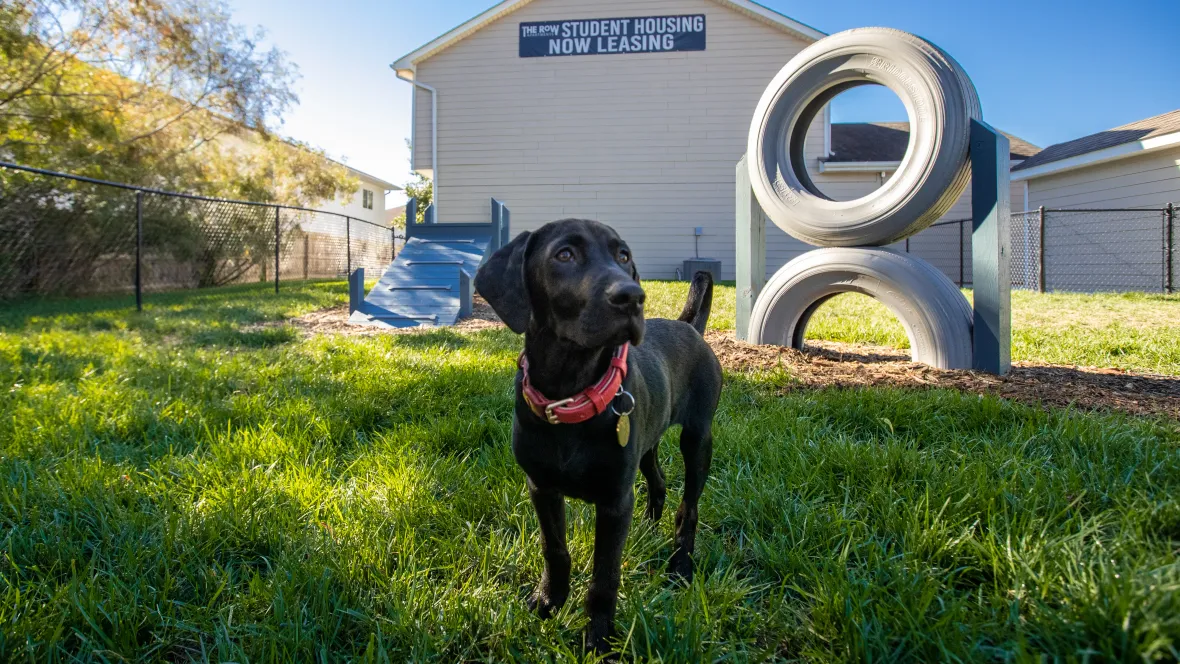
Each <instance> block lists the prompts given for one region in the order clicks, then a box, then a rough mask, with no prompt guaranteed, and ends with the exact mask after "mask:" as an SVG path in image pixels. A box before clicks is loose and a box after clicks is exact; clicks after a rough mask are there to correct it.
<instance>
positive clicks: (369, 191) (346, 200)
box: [217, 130, 401, 232]
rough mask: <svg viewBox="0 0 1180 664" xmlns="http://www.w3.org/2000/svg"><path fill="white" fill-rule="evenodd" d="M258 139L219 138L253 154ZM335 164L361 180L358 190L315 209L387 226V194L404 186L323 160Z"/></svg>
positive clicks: (328, 225) (325, 225)
mask: <svg viewBox="0 0 1180 664" xmlns="http://www.w3.org/2000/svg"><path fill="white" fill-rule="evenodd" d="M256 140H263V139H262V137H261V136H260V135H259V134H256V133H254V132H253V131H252V130H246V131H242V132H238V133H232V132H227V133H223V134H221V135H220V136H218V137H217V142H218V143H220V144H221V145H222V146H223V147H224V148H227V149H229V150H234V151H239V152H246V153H252V152H253V150H255V149H257V148H256V147H255V146H256V143H255V141H256ZM287 143H288V144H289V145H290V147H291V149H292V150H302V149H303V148H302V147H301V146H300V145H299V144H298V143H295V142H292V141H287ZM322 159H325V160H327V161H330V162H332V163H334V164H339V165H340V166H343V167H344V168H347V169H348V172H349V174H350V175H352V176H353V177H355V178H356V179H357V180H358V181H359V185H358V186H357V189H356V191H353V192H342V193H341V194H340V195H338V196H337V197H336V198H335V199H334V200H330V201H321V202H320V203H319V204H317V205H312V206H311V208H312V209H316V210H323V211H324V212H334V213H337V214H343V215H346V216H349V217H352V218H353V219H361V220H364V221H367V222H370V223H374V224H378V225H380V226H387V225H388V224H386V222H385V194H387V193H389V192H392V191H400V190H401V187H399V186H397V185H395V184H393V183H391V182H386V181H385V180H382V179H381V178H379V177H377V176H375V175H370V174H368V173H366V172H364V171H361V170H357V169H355V168H353V167H351V166H349V165H348V164H345V163H343V162H340V161H336V160H335V159H332V158H330V157H322ZM317 226H318V227H322V229H321V228H317V229H316V230H317V231H320V232H327V230H326V229H329V228H332V227H334V226H335V224H334V223H328V222H326V221H325V222H323V223H317Z"/></svg>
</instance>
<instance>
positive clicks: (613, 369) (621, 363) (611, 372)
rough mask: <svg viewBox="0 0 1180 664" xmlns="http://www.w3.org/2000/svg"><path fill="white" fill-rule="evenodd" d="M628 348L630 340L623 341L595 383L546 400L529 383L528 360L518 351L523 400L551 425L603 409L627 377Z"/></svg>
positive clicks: (581, 419) (582, 419)
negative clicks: (563, 396) (577, 390)
mask: <svg viewBox="0 0 1180 664" xmlns="http://www.w3.org/2000/svg"><path fill="white" fill-rule="evenodd" d="M629 347H630V344H629V343H624V344H623V345H622V346H619V347H618V349H617V350H615V354H614V355H613V356H612V357H611V358H610V367H609V368H607V370H606V374H605V375H603V377H602V378H601V379H600V380H599V381H598V382H597V383H595V384H594V385H591V386H590V387H587V388H586V389H584V390H582V391H581V392H579V393H578V394H575V395H574V396H572V397H570V398H568V399H558V400H553V399H546V398H545V395H544V394H541V391H540V390H538V389H537V388H535V387H533V385H532V383H531V382H529V361H528V358H526V357H525V354H524V353H523V352H521V354H520V360H519V362H518V363H517V364H518V366H519V367H520V370H521V372H522V373H523V374H524V378H523V380H522V384H521V392H522V393H523V395H524V401H525V403H527V404H528V405H529V408H530V409H531V410H532V411H533V413H534V414H536V416H537V417H539V418H541V419H543V420H545V421H547V422H549V423H550V424H577V423H579V422H585V421H586V420H588V419H590V418H592V417H594V416H596V415H600V414H602V413H604V412H606V409H607V408H609V407H610V404H611V401H613V400H614V398H615V396H616V395H617V394H618V393H619V388H620V387H622V385H623V379H624V378H626V377H627V349H628V348H629Z"/></svg>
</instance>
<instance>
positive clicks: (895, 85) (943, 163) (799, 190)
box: [747, 28, 982, 247]
mask: <svg viewBox="0 0 1180 664" xmlns="http://www.w3.org/2000/svg"><path fill="white" fill-rule="evenodd" d="M873 83H876V84H880V85H884V86H886V87H888V88H889V89H890V90H892V91H893V92H894V93H896V94H897V96H898V97H899V98H900V99H901V101H902V103H903V104H905V107H906V110H907V112H908V113H909V117H910V142H909V148H908V149H907V151H906V155H905V157H904V158H903V159H902V161H901V165H900V166H899V167H898V169H897V171H896V172H895V173H894V174H893V176H892V177H890V178H889V180H888V181H887V182H886V183H885V184H884V185H882V186H881V187H880V188H879V189H877V190H876V191H874V192H873V193H871V194H868V195H867V196H863V197H861V198H858V199H856V200H851V201H833V200H831V199H830V198H828V197H827V196H825V195H824V194H823V193H822V192H821V191H820V190H819V189H818V188H817V187H816V186H815V184H814V182H813V181H812V178H811V175H810V174H809V173H808V168H807V167H808V165H809V164H808V160H806V159H805V157H804V150H803V148H804V142H805V140H806V136H807V131H808V128H809V127H810V126H811V124H812V121H813V120H814V119H815V117H816V116H817V114H818V113H819V112H820V111H822V110H823V107H824V105H825V104H827V103H828V102H829V101H831V99H832V98H833V97H835V96H836V95H838V94H839V93H841V92H843V91H845V90H847V89H849V88H853V87H856V86H859V85H867V84H873ZM981 118H982V112H981V111H980V106H979V97H978V95H977V94H976V91H975V86H974V85H973V84H972V83H971V80H970V79H969V78H968V77H967V74H966V73H965V72H964V71H963V68H962V67H960V66H959V64H958V63H957V62H955V60H954V59H953V58H951V57H950V56H949V55H947V54H946V53H945V52H944V51H943V50H942V49H940V48H938V47H937V46H935V45H934V44H931V43H930V42H928V41H926V40H924V39H921V38H920V37H916V36H914V35H911V34H909V33H906V32H901V31H899V30H891V29H888V28H857V29H855V30H847V31H845V32H840V33H837V34H834V35H832V36H830V37H827V38H824V39H821V40H820V41H818V42H816V43H814V44H812V45H811V46H808V47H807V48H805V49H803V51H801V52H800V53H799V54H798V55H796V56H795V57H794V58H792V59H791V61H790V62H788V63H787V65H786V66H785V67H783V69H782V70H781V71H780V72H779V73H778V75H777V76H775V77H774V80H772V81H771V83H770V85H769V86H768V87H767V88H766V91H765V92H764V93H763V95H762V99H761V100H760V101H759V102H758V106H757V108H756V110H755V111H754V119H753V121H752V122H751V124H750V135H749V144H748V146H747V149H748V152H747V154H748V155H749V159H748V162H749V169H750V182H751V185H752V187H753V189H754V194H755V196H757V198H758V202H759V203H760V204H761V205H762V209H763V210H764V211H765V212H766V215H767V216H768V217H769V218H770V219H771V221H773V222H774V223H775V224H776V225H777V226H778V227H779V228H781V229H783V230H784V231H786V232H787V233H789V234H791V235H792V236H794V237H796V238H798V239H800V240H802V241H804V242H808V243H810V244H814V245H818V246H837V247H848V246H859V245H872V246H876V245H886V244H890V243H893V242H897V241H899V240H902V239H904V238H906V237H909V236H910V235H913V234H914V233H917V232H919V231H921V230H922V229H924V228H926V227H927V226H929V225H930V224H931V223H933V222H934V221H935V220H936V219H938V218H939V217H941V216H942V215H943V214H945V213H946V212H947V211H948V210H950V208H951V206H953V205H954V204H955V202H956V201H957V200H958V199H959V196H960V195H961V194H962V193H963V190H964V189H965V188H966V187H967V184H968V182H969V181H970V179H971V164H970V161H969V159H968V147H969V146H970V135H971V120H972V119H976V120H979V119H981ZM820 156H821V155H813V157H815V158H816V159H817V158H818V157H820ZM816 159H812V160H811V162H812V163H810V166H811V167H812V168H813V169H814V168H816V167H817V166H818V161H816Z"/></svg>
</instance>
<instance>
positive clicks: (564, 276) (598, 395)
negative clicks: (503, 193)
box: [475, 219, 721, 652]
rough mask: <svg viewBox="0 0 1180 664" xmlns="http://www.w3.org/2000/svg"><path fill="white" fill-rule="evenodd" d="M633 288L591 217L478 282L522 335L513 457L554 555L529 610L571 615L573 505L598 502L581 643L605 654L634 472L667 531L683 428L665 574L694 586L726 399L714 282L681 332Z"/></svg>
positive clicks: (622, 260) (523, 240)
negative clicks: (716, 422)
mask: <svg viewBox="0 0 1180 664" xmlns="http://www.w3.org/2000/svg"><path fill="white" fill-rule="evenodd" d="M638 282H639V272H638V271H637V270H636V269H635V264H634V261H633V260H632V259H631V252H630V250H629V249H628V248H627V244H626V243H625V242H623V240H622V239H621V238H620V237H619V235H618V234H617V233H615V231H614V230H613V229H611V228H610V227H609V226H606V225H604V224H600V223H598V222H596V221H588V220H582V219H565V220H562V221H556V222H553V223H550V224H546V225H545V226H542V227H541V228H540V229H538V230H537V231H536V232H535V233H527V232H526V233H522V234H520V235H519V236H517V238H516V239H515V240H513V241H512V242H511V243H509V244H508V245H507V246H505V247H503V248H501V249H500V250H499V251H497V252H496V253H495V254H493V255H492V256H491V257H490V258H489V259H488V261H487V263H486V264H484V265H483V267H481V268H480V269H479V272H478V273H477V274H476V276H475V286H476V289H477V290H478V291H479V293H480V294H481V295H482V296H483V297H484V299H486V300H487V301H488V303H489V304H491V305H492V308H493V309H495V310H496V313H497V314H499V316H500V318H501V319H503V320H504V322H505V323H507V324H508V326H509V327H510V328H512V330H513V331H514V332H517V333H518V334H519V333H523V334H524V335H525V340H524V347H525V349H524V353H523V354H522V355H521V371H518V372H517V374H516V416H515V418H514V420H513V426H512V449H513V452H514V454H515V456H516V461H517V463H519V464H520V467H521V468H523V469H524V472H525V474H526V475H527V476H528V487H529V495H530V497H531V498H532V501H533V506H534V507H535V508H536V510H537V517H538V520H539V521H540V524H541V549H542V552H543V554H544V557H545V571H544V573H543V574H542V576H541V581H540V583H539V585H538V586H537V589H536V591H535V592H534V593H533V595H532V597H531V598H530V600H529V606H530V608H531V609H534V610H536V611H537V612H538V613H539V614H540V615H541V616H542V617H548V616H549V615H550V614H551V613H552V612H554V611H555V610H556V609H558V608H560V607H561V606H562V604H564V603H565V600H566V598H567V597H568V596H569V578H570V556H569V552H568V551H567V549H566V542H565V500H564V499H565V497H566V496H570V497H572V498H579V499H581V500H585V501H588V502H591V503H594V505H595V513H596V523H595V533H594V572H593V578H592V579H591V581H590V589H589V592H588V593H587V596H586V612H587V614H588V615H589V617H590V625H589V627H588V629H587V634H586V645H587V647H589V648H594V649H595V650H597V651H598V652H605V651H607V650H608V649H609V646H608V643H607V639H608V638H609V637H610V635H611V631H612V627H613V622H614V614H615V604H616V601H617V599H618V590H619V573H620V566H621V563H622V556H623V543H624V541H625V540H626V539H627V531H628V530H629V528H630V526H631V514H632V511H633V507H634V504H635V495H634V485H635V476H636V472H637V471H643V475H644V477H645V478H647V487H648V498H647V511H646V514H647V516H648V517H649V518H651V519H653V520H658V519H659V518H660V515H661V514H662V513H663V508H664V496H665V487H664V477H663V473H662V472H661V470H660V464H659V454H658V450H657V449H656V447H657V446H658V444H659V442H660V437H661V435H662V434H663V433H664V431H665V430H666V429H668V428H669V427H671V426H672V425H676V424H679V425H681V427H682V430H681V433H680V451H681V453H682V454H683V455H684V466H685V478H684V498H683V500H682V502H681V503H680V509H679V510H678V511H677V512H676V542H675V544H676V547H675V552H674V553H673V555H672V559H671V562H670V563H669V566H668V567H669V572H670V573H671V574H673V575H676V576H679V577H682V578H684V579H686V580H691V578H692V572H693V563H692V557H691V556H692V552H693V547H694V543H695V539H696V529H697V501H698V499H699V498H700V497H701V492H702V490H703V489H704V486H705V479H706V477H707V476H708V474H709V464H710V461H711V459H712V455H713V436H712V424H713V412H714V411H715V410H716V409H717V401H718V399H719V397H720V395H721V366H720V364H719V363H718V362H717V358H716V356H714V355H713V351H712V349H711V348H709V345H708V344H706V343H705V341H704V339H703V338H702V337H701V335H702V334H703V332H704V330H705V323H706V322H707V321H708V318H709V309H710V307H711V304H712V299H713V280H712V278H711V276H710V275H709V274H708V273H705V272H698V273H697V274H696V275H695V276H694V278H693V282H692V288H691V291H690V293H689V298H688V302H687V303H686V304H685V306H684V311H683V313H682V314H681V316H680V320H677V321H670V320H663V319H658V318H657V319H652V320H650V321H645V320H644V318H643V302H644V292H643V289H642V288H641V287H640V286H639V283H638ZM641 342H642V345H641ZM628 345H633V346H634V348H630V349H628ZM620 374H623V376H622V378H623V379H622V382H621V385H620V384H619V383H618V382H617V381H618V379H619V378H620ZM615 385H619V387H617V388H616V387H615ZM571 398H572V399H573V401H568V400H570V399H571ZM550 400H553V401H550Z"/></svg>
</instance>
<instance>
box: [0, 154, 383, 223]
mask: <svg viewBox="0 0 1180 664" xmlns="http://www.w3.org/2000/svg"><path fill="white" fill-rule="evenodd" d="M0 168H7V169H10V170H14V171H25V172H26V173H35V174H37V175H45V176H48V177H54V178H62V179H65V180H74V181H76V182H86V183H89V184H97V185H102V186H104V187H115V188H116V189H126V190H128V191H136V192H140V193H144V194H156V195H158V196H173V197H175V198H187V199H189V200H193V201H205V202H207V203H233V204H235V205H250V206H253V207H266V208H276V209H279V210H293V211H296V212H314V213H316V214H326V215H330V216H333V217H340V218H341V219H349V220H352V221H359V222H361V223H362V224H368V225H370V226H376V227H377V228H381V229H384V230H394V228H393V227H392V226H382V225H381V224H375V223H373V222H371V221H368V220H365V219H359V218H357V217H353V216H350V215H347V214H341V213H339V212H329V211H327V210H313V209H311V208H305V207H298V206H295V205H281V204H279V203H260V202H258V201H240V200H235V199H232V198H216V197H214V196H200V195H198V194H185V193H181V192H179V191H167V190H165V189H153V188H151V187H140V186H138V185H134V184H126V183H124V182H112V181H110V180H99V179H98V178H91V177H86V176H85V175H74V174H72V173H61V172H59V171H51V170H48V169H45V168H35V167H33V166H22V165H20V164H13V163H11V162H7V161H0Z"/></svg>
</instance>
